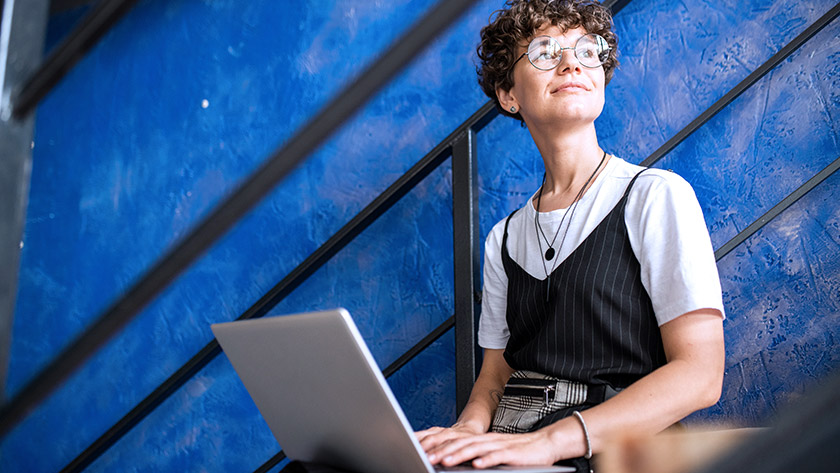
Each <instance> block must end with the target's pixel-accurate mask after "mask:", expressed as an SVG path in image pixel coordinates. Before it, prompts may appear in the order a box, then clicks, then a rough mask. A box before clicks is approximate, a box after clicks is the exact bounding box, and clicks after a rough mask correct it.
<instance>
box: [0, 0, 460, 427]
mask: <svg viewBox="0 0 840 473" xmlns="http://www.w3.org/2000/svg"><path fill="white" fill-rule="evenodd" d="M474 1H475V0H445V1H440V2H438V3H437V4H436V5H435V6H434V7H433V8H432V9H431V10H430V11H429V12H427V13H426V15H425V16H424V17H423V18H422V20H420V21H419V22H418V23H417V24H415V25H414V26H412V27H411V29H410V30H409V31H408V32H407V33H406V34H404V35H403V36H402V37H401V38H399V39H397V40H396V41H395V42H394V43H393V44H392V45H391V46H390V47H389V48H388V50H387V51H386V52H385V53H384V54H383V55H382V57H381V59H378V60H374V61H373V63H372V64H371V65H370V66H369V67H368V68H367V69H366V70H365V71H364V72H363V73H362V74H361V75H360V76H359V77H358V78H357V79H355V80H354V81H353V82H352V83H351V84H350V85H348V86H347V87H345V88H344V89H343V90H342V91H341V92H339V93H338V94H336V98H335V99H333V100H332V101H331V102H330V103H329V104H327V106H325V107H324V108H323V109H322V110H321V111H320V112H319V113H318V114H317V115H316V116H315V117H314V118H313V119H311V120H310V121H308V122H307V123H306V124H305V125H304V126H303V127H302V128H301V129H300V131H298V132H297V133H296V134H295V135H294V136H293V137H292V138H291V139H290V140H289V141H288V143H286V144H285V145H284V146H282V147H281V148H280V149H279V150H278V151H275V152H274V153H273V154H272V156H271V157H270V158H269V159H268V160H266V162H265V163H263V165H262V166H260V167H259V169H257V170H256V171H255V172H254V173H252V174H251V175H250V176H249V177H248V179H247V180H246V181H245V182H244V183H243V184H242V185H241V186H240V187H239V188H238V189H237V190H236V191H235V192H234V193H233V194H232V195H231V196H230V197H228V198H227V199H226V200H225V201H224V202H222V203H221V204H219V205H218V206H217V207H216V208H215V209H214V210H213V211H212V212H211V213H210V215H209V216H207V217H206V218H204V219H203V220H202V221H201V222H200V223H199V224H198V225H197V226H196V227H195V229H194V230H193V231H191V232H190V234H189V235H187V236H186V237H185V238H184V239H183V240H182V241H181V242H180V243H178V244H177V245H176V246H175V248H174V249H172V250H170V251H168V252H167V253H166V254H165V255H164V256H163V257H162V258H161V259H160V260H159V261H158V262H157V263H155V264H154V265H153V266H152V268H151V269H150V270H149V271H148V272H146V273H145V275H144V276H143V277H142V278H141V279H140V281H138V282H137V283H135V284H134V285H133V286H132V287H131V288H129V289H128V290H127V291H126V292H125V293H124V294H123V296H122V297H121V298H120V299H119V300H118V301H117V302H116V303H114V304H113V305H111V306H110V307H109V308H108V309H107V310H106V311H105V312H104V313H103V314H102V315H101V316H100V317H99V318H98V319H97V320H96V321H95V322H94V323H93V324H92V326H90V327H89V328H88V329H87V330H85V332H84V333H82V334H81V335H80V336H79V337H78V338H76V340H75V341H74V342H73V343H71V345H70V346H69V347H68V348H66V349H65V350H63V351H62V352H61V353H60V354H59V355H58V356H57V357H55V359H53V361H52V362H50V364H49V365H48V366H47V367H46V368H44V369H43V370H42V371H41V372H40V373H39V374H38V375H36V376H35V378H34V379H33V380H32V381H30V382H29V383H28V384H27V385H26V386H24V388H23V389H21V391H20V392H19V393H18V394H17V395H16V396H15V397H14V398H13V399H12V400H11V401H9V402H8V403H6V404H5V405H3V408H2V411H0V435H5V434H6V433H7V432H8V431H9V430H10V429H11V428H12V427H13V426H14V425H16V424H17V423H18V422H20V420H21V419H23V417H24V416H25V415H26V414H27V413H29V412H30V411H31V410H32V409H33V408H34V407H35V406H36V405H37V404H39V403H40V402H41V401H43V400H44V399H45V398H46V397H47V396H48V395H49V394H50V393H52V392H53V391H54V390H55V389H57V388H58V386H59V385H61V384H62V383H63V382H64V380H66V379H67V378H68V377H69V376H70V375H71V374H72V373H73V372H75V371H76V370H77V369H78V368H79V367H80V366H81V365H82V363H84V361H85V360H87V359H88V358H89V357H90V356H92V355H93V354H94V353H95V352H96V351H97V350H98V349H99V348H100V347H101V346H102V345H104V344H105V343H106V342H107V341H108V340H110V338H111V337H113V336H114V335H115V334H116V333H117V332H119V331H120V330H121V329H122V328H123V327H124V326H125V325H126V324H127V323H128V322H129V321H131V320H132V319H133V318H134V316H136V315H137V314H138V313H139V312H140V311H141V310H142V309H143V308H144V307H145V306H146V305H147V304H148V303H149V302H151V301H152V300H153V299H154V298H155V297H157V295H158V294H159V293H160V292H161V291H162V290H163V289H164V288H166V287H167V286H168V285H169V284H170V283H171V282H172V281H173V280H174V279H175V278H176V277H177V276H179V275H180V274H181V273H182V272H183V271H184V270H186V268H187V267H189V266H190V265H191V264H192V263H193V262H194V261H195V260H196V259H198V257H199V256H201V255H202V254H203V253H204V251H206V250H207V249H208V248H209V247H210V246H211V245H212V244H214V243H215V242H216V241H217V240H218V239H219V238H220V237H221V236H222V235H224V234H225V233H226V232H227V231H228V230H229V229H230V228H231V227H232V226H233V225H234V224H235V223H236V222H238V221H239V220H240V219H241V218H242V217H243V216H244V215H245V214H246V213H247V212H249V211H250V210H251V209H252V208H253V207H254V206H255V205H256V204H257V203H258V202H259V201H261V200H262V198H263V197H264V196H265V195H266V194H268V193H269V192H270V191H271V190H272V189H273V188H274V187H275V186H276V185H277V183H278V182H280V181H281V180H282V179H283V178H284V177H285V176H286V175H287V174H288V173H290V172H291V171H292V170H293V169H294V168H295V167H297V165H298V164H300V163H301V162H302V161H303V160H304V159H306V157H307V156H308V155H309V154H310V153H311V152H312V151H314V150H315V149H316V147H318V146H319V145H320V144H321V143H322V142H324V140H326V139H327V138H329V137H330V136H331V135H332V133H333V132H334V131H335V130H337V129H338V127H340V126H341V125H342V124H343V123H344V122H345V121H346V120H348V119H349V118H350V117H351V116H353V115H354V114H355V113H356V112H357V111H358V110H359V109H360V108H361V107H362V105H364V104H365V103H366V102H367V101H368V100H369V99H370V98H371V97H372V96H373V95H374V94H375V93H376V92H377V91H378V90H379V89H380V88H381V87H382V86H384V85H385V84H386V83H388V82H389V81H390V80H391V79H392V78H393V77H394V76H395V75H396V74H397V73H398V72H399V71H400V70H402V68H403V67H405V66H406V65H407V64H408V63H409V62H410V61H411V60H412V59H413V58H414V57H415V56H416V55H417V54H418V53H419V52H420V51H422V50H423V49H425V48H426V47H427V46H428V45H429V44H430V43H431V42H432V40H434V39H435V38H436V37H437V36H438V35H439V34H440V33H441V32H443V30H444V29H446V27H448V26H449V25H450V24H452V23H453V22H454V21H455V20H456V19H457V18H459V17H460V16H461V14H462V13H463V12H465V11H466V10H467V8H469V7H470V6H471V5H472V3H473V2H474Z"/></svg>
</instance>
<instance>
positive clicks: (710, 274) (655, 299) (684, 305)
mask: <svg viewBox="0 0 840 473" xmlns="http://www.w3.org/2000/svg"><path fill="white" fill-rule="evenodd" d="M643 179H644V181H643ZM643 182H644V183H643ZM640 184H642V185H640ZM631 197H632V199H631V200H630V201H628V203H627V212H628V214H627V218H628V219H630V220H634V219H635V220H636V222H635V225H633V224H631V222H629V221H628V228H630V227H631V226H632V227H634V228H635V229H636V232H635V235H634V232H632V231H631V232H630V236H631V238H630V242H631V245H632V246H633V249H634V251H635V253H636V256H637V257H638V258H639V262H640V264H641V267H642V269H641V270H642V273H641V278H642V284H643V285H644V286H645V289H647V291H648V294H649V295H650V298H651V302H652V303H653V309H654V313H655V314H656V319H657V322H658V323H659V325H662V324H665V323H666V322H669V321H671V320H673V319H675V318H677V317H679V316H680V315H683V314H685V313H687V312H691V311H694V310H698V309H716V310H718V311H720V313H721V316H723V314H724V311H723V300H722V296H721V287H720V277H719V275H718V271H717V263H716V261H715V256H714V250H713V248H712V243H711V239H710V238H709V231H708V229H707V228H706V222H705V219H704V218H703V211H702V209H701V208H700V204H699V202H698V201H697V196H696V195H695V193H694V189H692V188H691V185H690V184H689V183H688V182H686V181H685V180H684V179H683V178H682V177H680V176H678V175H676V174H673V173H670V172H667V171H659V172H655V173H654V172H646V173H645V174H642V175H641V176H639V179H638V182H637V183H636V185H635V186H634V188H633V190H632V191H631Z"/></svg>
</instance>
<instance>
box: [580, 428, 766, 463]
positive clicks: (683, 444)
mask: <svg viewBox="0 0 840 473" xmlns="http://www.w3.org/2000/svg"><path fill="white" fill-rule="evenodd" d="M761 430H762V429H759V428H754V429H723V430H703V431H677V432H664V433H661V434H659V435H655V436H651V437H636V438H632V437H631V438H627V439H624V440H620V441H616V442H614V443H612V444H611V445H610V446H609V447H608V448H606V449H605V450H604V452H603V453H602V454H601V455H599V456H598V457H597V462H596V463H595V471H596V472H598V473H689V472H693V471H696V470H697V469H698V468H699V467H701V466H703V465H706V464H707V463H708V462H709V460H711V459H714V458H718V457H720V456H722V455H724V454H726V453H728V452H730V450H732V449H734V448H736V447H740V446H741V445H742V444H745V443H746V442H749V441H750V440H751V439H754V438H755V437H756V434H757V433H758V432H759V431H761Z"/></svg>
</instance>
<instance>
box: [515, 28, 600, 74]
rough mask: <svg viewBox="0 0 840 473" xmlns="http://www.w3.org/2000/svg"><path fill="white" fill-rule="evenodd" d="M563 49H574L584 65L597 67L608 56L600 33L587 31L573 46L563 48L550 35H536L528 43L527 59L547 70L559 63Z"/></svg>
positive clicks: (537, 66) (535, 65)
mask: <svg viewBox="0 0 840 473" xmlns="http://www.w3.org/2000/svg"><path fill="white" fill-rule="evenodd" d="M564 49H574V51H575V57H576V58H577V59H578V61H580V63H581V64H582V65H583V66H585V67H598V66H600V65H601V64H603V63H604V62H606V60H607V58H608V57H609V51H610V48H609V45H608V44H607V40H605V39H604V38H603V37H601V36H600V35H597V34H594V33H589V34H586V35H583V36H581V37H580V38H578V40H577V42H576V43H575V47H574V48H564V47H562V46H560V43H559V42H558V41H557V40H556V39H554V38H552V37H551V36H538V37H536V38H534V39H533V40H532V41H531V44H529V45H528V60H529V61H531V64H533V65H534V67H536V68H537V69H541V70H544V71H548V70H550V69H554V68H555V67H557V65H558V64H560V60H561V58H562V57H563V50H564Z"/></svg>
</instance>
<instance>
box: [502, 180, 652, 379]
mask: <svg viewBox="0 0 840 473" xmlns="http://www.w3.org/2000/svg"><path fill="white" fill-rule="evenodd" d="M642 172H644V171H642ZM639 174H641V172H640V173H639ZM639 174H636V176H635V177H634V178H633V180H631V181H630V183H629V184H628V185H627V189H626V190H625V192H624V195H623V196H622V198H621V199H620V200H619V201H618V203H617V204H616V206H615V208H613V209H612V210H611V211H610V213H609V214H607V216H606V217H604V219H603V220H602V221H601V223H599V224H598V226H597V227H596V228H595V229H594V230H593V231H592V233H591V234H590V235H589V236H587V237H586V238H585V239H584V241H583V242H582V243H581V244H580V246H578V247H577V248H576V249H575V250H574V251H573V252H572V253H571V254H570V255H569V256H568V257H567V258H566V259H565V260H564V261H563V262H561V263H560V264H559V265H558V266H557V268H555V270H554V272H552V274H551V278H550V279H549V280H550V284H551V287H550V288H549V287H548V284H549V283H548V282H547V281H545V280H539V279H536V278H534V277H533V276H531V275H530V274H528V273H527V272H526V271H525V270H524V269H522V268H521V267H520V266H519V265H518V264H517V263H516V262H515V261H513V259H512V258H511V257H510V255H509V254H508V251H507V235H508V233H507V230H508V229H507V225H508V223H509V222H510V217H508V220H507V222H506V223H505V233H504V237H503V239H502V262H503V264H504V268H505V273H506V274H507V276H508V292H507V294H508V299H507V313H506V319H507V323H508V327H509V329H510V340H508V344H507V347H506V349H505V359H506V360H507V362H508V364H510V366H511V367H512V368H514V369H518V370H530V371H535V372H538V373H544V374H547V375H551V376H556V377H558V378H561V379H568V380H572V381H578V382H582V383H586V384H605V383H606V384H609V385H611V386H613V387H615V388H625V387H627V386H628V385H630V384H631V383H633V382H634V381H636V380H637V379H639V378H641V377H642V376H644V375H646V374H647V373H650V372H651V371H653V370H654V369H656V368H658V367H659V366H662V365H663V364H664V363H665V352H664V350H663V348H662V339H661V337H660V334H659V326H658V325H657V323H656V317H655V316H654V312H653V306H652V304H651V301H650V297H649V296H648V294H647V291H646V290H645V288H644V286H643V285H642V281H641V267H640V265H639V261H638V259H636V255H635V254H634V253H633V249H632V248H631V247H630V240H629V238H628V237H627V228H626V226H625V224H624V206H625V202H626V201H627V195H628V194H629V193H630V189H631V188H632V187H633V184H634V183H635V182H636V178H637V177H638V176H639ZM546 291H548V300H549V302H548V303H546Z"/></svg>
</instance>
